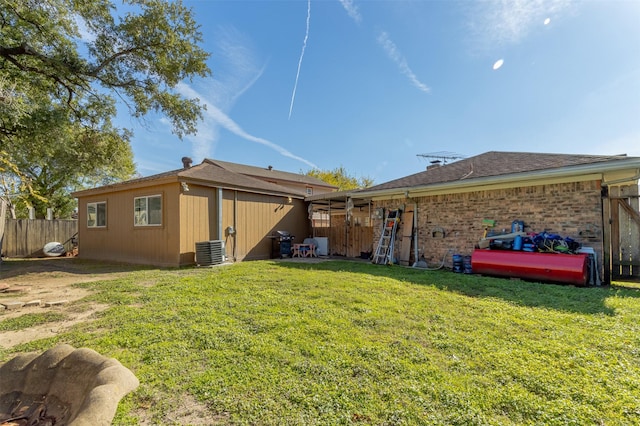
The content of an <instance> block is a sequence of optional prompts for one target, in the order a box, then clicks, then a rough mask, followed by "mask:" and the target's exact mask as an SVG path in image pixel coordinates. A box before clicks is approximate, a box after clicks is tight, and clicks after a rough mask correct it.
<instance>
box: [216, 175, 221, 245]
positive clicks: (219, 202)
mask: <svg viewBox="0 0 640 426" xmlns="http://www.w3.org/2000/svg"><path fill="white" fill-rule="evenodd" d="M216 189H217V191H218V201H217V203H216V204H217V205H218V233H217V235H218V239H219V240H222V188H220V187H218V188H216Z"/></svg>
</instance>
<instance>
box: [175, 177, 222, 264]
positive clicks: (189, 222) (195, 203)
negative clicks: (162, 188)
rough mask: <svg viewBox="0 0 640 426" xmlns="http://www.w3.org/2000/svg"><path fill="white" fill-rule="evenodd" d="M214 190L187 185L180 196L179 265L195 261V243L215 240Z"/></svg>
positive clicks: (215, 200)
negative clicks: (187, 187) (186, 189)
mask: <svg viewBox="0 0 640 426" xmlns="http://www.w3.org/2000/svg"><path fill="white" fill-rule="evenodd" d="M216 191H217V190H216V188H208V187H202V186H196V185H189V191H188V192H185V193H183V194H181V195H180V219H181V220H180V236H181V238H180V264H181V265H189V264H192V263H194V261H195V250H196V243H198V242H201V241H210V240H214V239H217V236H216V232H217V231H216V221H217V209H216V202H217V192H216Z"/></svg>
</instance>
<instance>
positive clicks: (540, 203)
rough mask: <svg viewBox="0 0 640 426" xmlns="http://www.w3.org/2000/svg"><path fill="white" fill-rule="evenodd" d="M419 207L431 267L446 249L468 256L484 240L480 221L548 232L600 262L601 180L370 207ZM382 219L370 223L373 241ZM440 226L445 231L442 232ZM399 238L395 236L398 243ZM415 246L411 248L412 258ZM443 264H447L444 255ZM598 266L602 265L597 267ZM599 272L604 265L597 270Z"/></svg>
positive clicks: (424, 249)
mask: <svg viewBox="0 0 640 426" xmlns="http://www.w3.org/2000/svg"><path fill="white" fill-rule="evenodd" d="M414 203H417V208H418V249H419V250H420V254H424V257H425V259H426V260H427V263H428V264H429V266H433V265H438V264H440V262H441V261H442V259H443V257H444V256H445V254H447V252H448V251H449V250H452V251H453V252H455V253H457V254H463V255H466V254H471V253H472V252H473V249H474V247H475V246H476V245H477V243H478V241H479V239H480V238H482V235H483V232H484V228H483V225H482V221H483V219H492V220H495V221H496V226H495V228H494V231H497V232H500V231H502V230H503V229H504V230H505V231H506V232H510V231H511V223H512V221H513V220H522V221H524V224H525V231H526V232H542V231H548V232H551V233H555V234H559V235H561V236H563V237H571V238H573V239H575V240H576V241H578V242H580V243H582V244H583V245H584V246H589V247H593V248H594V250H595V251H596V253H597V255H598V259H599V261H600V263H602V259H603V257H602V211H601V198H600V182H599V181H588V182H575V183H562V184H550V185H536V186H527V187H520V188H509V189H499V190H491V191H475V192H469V193H464V194H445V195H435V196H429V197H420V198H415V199H406V200H392V201H387V202H382V201H377V202H375V203H374V204H375V205H374V207H385V209H389V208H391V209H395V208H400V207H401V206H403V205H404V206H405V208H406V209H407V210H411V209H413V208H414ZM381 228H382V223H381V221H380V220H378V221H375V222H374V223H373V229H374V242H375V243H376V244H377V242H378V240H379V238H380V232H381ZM441 230H444V236H443V233H442V232H440V231H441ZM403 243H405V244H406V243H407V242H403V241H402V240H401V237H400V236H398V239H397V240H396V247H397V248H398V249H400V247H401V245H402V244H403ZM413 262H414V259H413V250H412V260H411V263H413ZM445 266H449V267H450V266H451V256H450V254H449V256H447V260H446V263H445ZM600 269H601V266H600ZM601 271H602V269H601Z"/></svg>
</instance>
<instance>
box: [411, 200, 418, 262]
mask: <svg viewBox="0 0 640 426" xmlns="http://www.w3.org/2000/svg"><path fill="white" fill-rule="evenodd" d="M413 232H414V234H413V265H412V266H413V267H414V268H415V267H416V265H417V264H418V235H420V234H419V233H418V203H413Z"/></svg>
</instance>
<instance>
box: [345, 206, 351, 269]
mask: <svg viewBox="0 0 640 426" xmlns="http://www.w3.org/2000/svg"><path fill="white" fill-rule="evenodd" d="M344 213H345V215H344V224H345V227H344V255H345V256H349V213H350V212H349V197H345V199H344Z"/></svg>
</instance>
